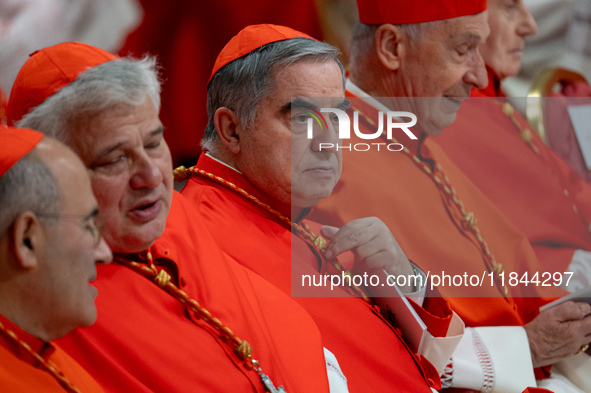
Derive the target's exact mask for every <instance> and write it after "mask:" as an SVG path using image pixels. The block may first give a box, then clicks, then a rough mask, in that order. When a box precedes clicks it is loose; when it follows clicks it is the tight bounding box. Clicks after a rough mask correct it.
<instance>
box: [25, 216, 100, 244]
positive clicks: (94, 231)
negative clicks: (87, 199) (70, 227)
mask: <svg viewBox="0 0 591 393" xmlns="http://www.w3.org/2000/svg"><path fill="white" fill-rule="evenodd" d="M35 214H36V215H37V216H39V217H41V218H49V219H56V220H61V219H66V220H81V221H82V223H83V225H84V229H85V230H86V231H87V232H88V233H89V234H90V236H92V240H93V245H94V247H97V246H98V245H99V243H100V242H101V239H102V237H103V229H104V226H105V222H104V219H103V216H101V215H99V214H98V210H96V209H95V210H93V211H92V213H90V214H86V215H84V214H57V213H55V214H51V213H35Z"/></svg>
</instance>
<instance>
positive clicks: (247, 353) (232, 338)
mask: <svg viewBox="0 0 591 393" xmlns="http://www.w3.org/2000/svg"><path fill="white" fill-rule="evenodd" d="M146 259H147V265H146V264H143V263H138V262H135V261H131V260H129V259H126V258H123V257H122V256H115V258H114V261H115V262H117V263H119V264H121V265H123V266H126V267H128V268H129V269H131V270H133V271H135V272H136V273H139V274H141V275H142V276H144V277H146V278H147V279H149V280H151V281H152V282H154V283H155V284H156V285H157V286H158V287H160V288H162V289H163V290H164V291H165V292H167V293H168V294H170V295H172V297H174V298H175V299H177V300H178V301H179V302H181V303H182V304H183V305H184V306H185V307H187V308H188V309H189V310H191V311H193V312H194V313H196V315H197V316H198V317H200V318H201V319H203V320H204V321H205V322H207V323H208V324H209V325H210V326H212V327H213V328H214V329H215V330H216V331H217V332H219V333H220V336H219V337H220V339H221V340H222V341H224V342H225V343H228V345H229V346H230V347H232V350H233V351H234V353H235V354H236V356H238V358H239V359H240V360H243V361H244V363H245V365H246V367H247V368H248V369H252V368H253V364H258V362H257V361H256V360H254V359H253V358H252V356H251V355H252V346H251V345H250V344H249V343H248V342H247V341H246V340H241V339H240V338H239V337H238V336H236V335H235V334H234V333H233V332H232V330H231V329H230V328H228V327H227V326H224V324H223V323H222V322H221V321H220V320H219V319H217V318H215V317H213V316H212V315H211V313H210V312H209V311H208V310H207V309H206V308H204V307H203V306H201V305H200V304H199V303H198V302H197V301H196V300H195V299H192V298H190V297H189V295H187V293H186V292H185V291H183V290H182V289H180V288H178V287H177V286H176V285H175V284H174V283H173V282H172V281H171V279H170V275H169V274H168V273H166V272H165V271H164V270H160V271H158V269H157V268H156V266H155V265H154V260H153V257H152V252H151V250H150V249H148V252H147V253H146Z"/></svg>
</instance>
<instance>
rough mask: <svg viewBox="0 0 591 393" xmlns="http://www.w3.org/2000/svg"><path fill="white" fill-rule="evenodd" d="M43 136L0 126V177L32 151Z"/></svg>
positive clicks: (33, 132)
mask: <svg viewBox="0 0 591 393" xmlns="http://www.w3.org/2000/svg"><path fill="white" fill-rule="evenodd" d="M41 139H43V134H42V133H40V132H37V131H33V130H29V129H26V128H12V127H10V128H9V127H4V126H2V125H0V177H1V176H2V175H3V174H4V173H6V171H7V170H9V169H10V168H11V167H12V166H13V165H14V164H16V163H17V162H18V160H20V159H21V158H23V157H24V156H25V155H26V154H27V153H28V152H30V151H31V150H33V149H34V148H35V146H37V144H38V143H39V141H40V140H41Z"/></svg>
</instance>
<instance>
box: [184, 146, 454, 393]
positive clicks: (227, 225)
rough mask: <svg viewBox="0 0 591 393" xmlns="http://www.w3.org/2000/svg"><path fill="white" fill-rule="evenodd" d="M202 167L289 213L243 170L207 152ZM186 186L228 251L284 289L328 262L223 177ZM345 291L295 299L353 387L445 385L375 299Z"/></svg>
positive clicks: (443, 317) (193, 179)
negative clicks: (258, 186) (236, 190)
mask: <svg viewBox="0 0 591 393" xmlns="http://www.w3.org/2000/svg"><path fill="white" fill-rule="evenodd" d="M197 168H199V169H201V170H203V171H205V172H208V173H211V174H214V175H215V176H218V177H220V178H223V179H225V181H227V182H231V183H233V184H234V185H235V186H236V187H238V188H240V189H242V190H245V191H246V192H247V193H248V194H250V195H253V196H255V197H256V198H258V199H259V200H260V201H262V202H263V203H265V204H268V205H269V206H271V207H273V208H274V209H276V210H277V211H279V212H281V213H282V214H283V215H285V216H286V217H289V216H290V207H289V206H286V205H284V204H281V203H279V202H278V201H276V200H273V199H271V198H270V197H269V196H267V195H265V194H264V193H263V192H262V191H261V190H259V189H258V188H257V187H256V186H254V185H253V184H252V183H250V182H249V181H248V180H247V179H246V178H244V177H243V176H242V175H241V174H240V173H239V172H237V171H235V170H233V169H231V168H229V167H227V166H225V165H223V164H221V163H220V162H218V161H216V160H214V159H212V158H211V157H209V156H208V155H202V156H201V157H200V158H199V161H198V163H197ZM182 194H183V195H185V196H187V197H188V199H190V200H191V201H192V202H193V203H194V204H195V206H196V207H197V208H198V210H199V213H200V214H201V215H202V216H203V217H204V219H205V221H206V222H207V224H208V226H209V229H210V231H211V233H212V235H213V236H214V238H215V239H216V241H217V242H218V243H219V244H220V246H221V247H222V249H223V250H224V251H225V252H226V253H228V254H229V255H230V256H232V257H233V258H235V259H236V260H237V261H238V262H239V263H241V264H243V265H244V266H245V267H247V268H248V269H250V270H252V271H254V272H256V273H258V274H260V275H261V276H263V277H265V278H267V279H268V280H269V281H270V282H271V283H273V284H275V285H276V286H277V287H279V288H280V289H282V290H284V291H285V292H286V293H290V288H291V290H294V288H295V285H294V283H292V282H290V278H291V277H292V276H293V278H300V279H301V274H302V273H304V272H311V273H317V272H318V268H319V266H320V265H322V259H321V256H320V254H319V253H318V252H317V250H315V249H314V247H312V246H311V245H310V242H309V241H304V240H302V238H300V237H299V236H295V235H293V237H292V232H291V230H290V226H289V225H287V224H286V223H285V222H284V221H282V220H281V219H279V218H278V217H277V216H276V215H274V214H271V213H269V211H268V210H266V209H265V208H261V207H260V206H258V205H256V204H255V203H253V202H251V201H250V200H248V199H247V198H245V197H244V196H242V195H239V194H238V193H236V192H234V191H232V190H230V189H229V188H227V187H226V186H224V185H221V184H220V183H218V182H217V181H213V180H211V179H209V178H208V177H205V176H201V175H193V176H192V177H191V178H190V180H189V181H188V182H187V185H186V186H185V188H184V189H183V191H182ZM313 227H317V226H314V225H313ZM291 256H293V259H292V261H293V263H292V265H293V272H292V271H291V270H292V269H290V257H291ZM319 291H320V292H322V290H321V289H320V290H319ZM316 294H318V295H322V294H326V293H316ZM332 296H335V294H334V293H333V294H332ZM339 296H341V297H330V298H328V297H316V298H312V297H294V298H293V299H294V300H295V301H297V302H298V303H299V304H300V305H302V306H303V307H304V309H306V311H307V312H308V313H310V315H312V317H313V318H314V320H315V322H316V324H317V325H318V328H319V329H320V332H321V334H322V340H323V345H324V347H326V348H327V349H328V350H329V351H331V352H332V353H334V355H335V356H336V358H337V360H338V362H339V365H340V367H341V369H342V371H343V373H344V375H345V376H346V378H347V384H348V388H349V391H350V392H386V391H394V390H397V391H404V392H430V391H431V390H430V386H433V387H435V388H437V387H438V386H439V377H438V375H437V372H436V370H434V368H433V366H432V365H431V364H430V363H428V362H426V360H424V358H423V357H422V356H417V355H415V354H413V353H412V352H411V351H410V350H409V348H408V347H407V346H406V344H405V343H404V342H403V341H402V339H401V338H400V335H399V332H398V331H397V330H396V329H395V328H393V327H392V326H391V325H390V324H389V323H388V322H386V321H385V320H384V319H383V318H382V317H381V316H380V314H379V310H378V308H377V307H375V306H372V305H370V304H369V303H367V302H365V301H364V300H362V299H361V298H359V297H352V296H351V295H349V294H348V293H347V292H344V291H341V293H340V295H339ZM438 305H439V306H440V303H438ZM445 307H446V308H447V314H445V313H444V314H439V315H440V316H441V318H439V320H438V321H437V323H441V324H446V323H449V319H450V318H451V316H450V312H449V307H447V304H445ZM429 311H430V310H429ZM434 319H436V320H437V319H438V318H434ZM444 330H445V329H444Z"/></svg>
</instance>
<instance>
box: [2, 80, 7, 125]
mask: <svg viewBox="0 0 591 393" xmlns="http://www.w3.org/2000/svg"><path fill="white" fill-rule="evenodd" d="M7 104H8V100H7V99H6V95H5V94H4V92H3V91H2V87H0V125H6V124H7V120H6V105H7Z"/></svg>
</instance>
